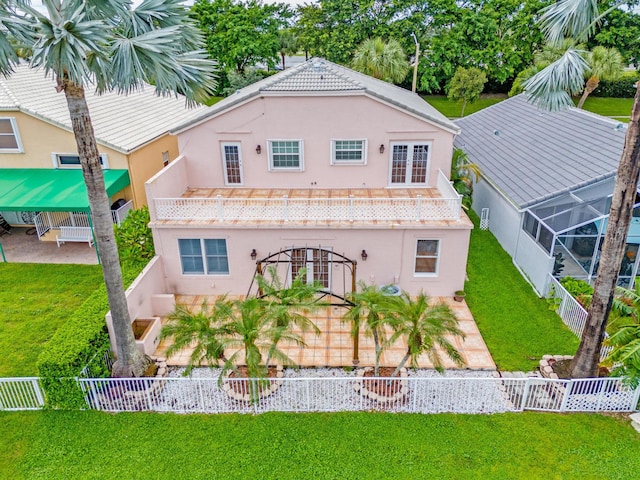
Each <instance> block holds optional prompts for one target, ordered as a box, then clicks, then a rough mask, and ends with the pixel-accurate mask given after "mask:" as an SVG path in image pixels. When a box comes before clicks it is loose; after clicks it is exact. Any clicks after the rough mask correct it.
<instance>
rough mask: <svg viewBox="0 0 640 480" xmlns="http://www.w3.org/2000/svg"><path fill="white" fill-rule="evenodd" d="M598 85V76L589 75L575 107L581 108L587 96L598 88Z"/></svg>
mask: <svg viewBox="0 0 640 480" xmlns="http://www.w3.org/2000/svg"><path fill="white" fill-rule="evenodd" d="M598 85H600V79H599V78H598V77H589V80H587V84H586V85H585V86H584V91H583V92H582V96H581V97H580V101H579V102H578V106H577V108H582V106H583V105H584V102H585V100H586V99H587V97H588V96H589V95H591V93H593V91H594V90H595V89H596V88H598Z"/></svg>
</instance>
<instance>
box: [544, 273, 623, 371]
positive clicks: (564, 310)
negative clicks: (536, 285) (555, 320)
mask: <svg viewBox="0 0 640 480" xmlns="http://www.w3.org/2000/svg"><path fill="white" fill-rule="evenodd" d="M549 279H550V280H549V286H548V289H547V297H548V298H553V299H555V300H556V302H557V307H556V313H557V314H558V315H559V316H560V318H562V321H563V322H564V324H565V325H566V326H567V327H569V330H571V331H572V332H573V333H575V334H576V336H577V337H578V338H582V332H583V330H584V325H585V321H586V319H587V311H586V310H585V309H584V307H583V306H582V305H580V303H578V301H577V300H576V299H575V298H573V295H571V294H570V293H569V292H567V290H566V289H565V288H564V287H563V286H562V284H561V283H560V282H558V280H556V279H555V278H553V277H552V276H551V275H549ZM606 337H608V335H607V334H606V333H605V338H606ZM611 349H612V348H611V347H608V346H602V348H601V349H600V361H602V360H604V359H605V358H606V357H607V355H609V352H610V351H611Z"/></svg>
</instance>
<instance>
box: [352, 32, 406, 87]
mask: <svg viewBox="0 0 640 480" xmlns="http://www.w3.org/2000/svg"><path fill="white" fill-rule="evenodd" d="M351 67H352V68H353V69H354V70H357V71H358V72H361V73H365V74H367V75H371V76H372V77H375V78H378V79H380V80H384V81H385V82H392V83H400V82H401V81H403V80H404V79H405V77H406V76H407V73H408V72H409V61H408V60H407V56H406V54H405V53H404V50H403V49H402V46H401V45H400V43H398V41H397V40H394V39H389V41H387V42H385V41H384V40H382V39H381V38H378V37H376V38H369V39H367V40H365V41H364V42H362V43H361V44H360V46H358V48H357V49H356V52H355V54H354V55H353V60H352V61H351Z"/></svg>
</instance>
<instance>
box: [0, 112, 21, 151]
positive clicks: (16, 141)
mask: <svg viewBox="0 0 640 480" xmlns="http://www.w3.org/2000/svg"><path fill="white" fill-rule="evenodd" d="M22 151H23V150H22V142H21V141H20V134H19V133H18V124H17V123H16V119H15V118H13V117H11V118H0V153H21V152H22Z"/></svg>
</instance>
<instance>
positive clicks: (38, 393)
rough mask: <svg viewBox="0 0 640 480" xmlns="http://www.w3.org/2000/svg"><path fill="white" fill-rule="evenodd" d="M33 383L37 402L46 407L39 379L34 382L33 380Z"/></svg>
mask: <svg viewBox="0 0 640 480" xmlns="http://www.w3.org/2000/svg"><path fill="white" fill-rule="evenodd" d="M31 383H32V385H33V391H34V392H35V394H36V400H38V403H39V404H40V406H41V407H44V395H43V394H42V389H41V387H40V381H39V379H37V378H34V379H33V380H31Z"/></svg>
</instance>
